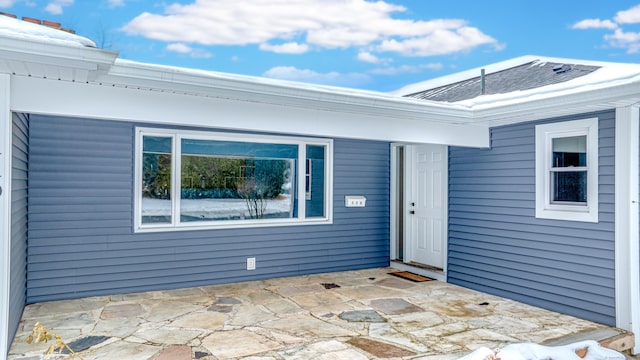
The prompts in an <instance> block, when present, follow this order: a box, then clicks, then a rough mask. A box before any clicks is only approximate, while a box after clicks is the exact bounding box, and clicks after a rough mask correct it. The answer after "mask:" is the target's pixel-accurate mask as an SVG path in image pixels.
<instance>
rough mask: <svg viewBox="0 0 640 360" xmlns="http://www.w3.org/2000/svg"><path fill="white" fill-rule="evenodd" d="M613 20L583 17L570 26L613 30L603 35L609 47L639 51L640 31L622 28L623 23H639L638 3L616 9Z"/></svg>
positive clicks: (629, 52)
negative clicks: (623, 8) (622, 8)
mask: <svg viewBox="0 0 640 360" xmlns="http://www.w3.org/2000/svg"><path fill="white" fill-rule="evenodd" d="M613 20H614V21H611V20H600V19H585V20H582V21H578V22H577V23H575V24H573V26H572V28H573V29H609V30H613V33H609V34H606V35H605V36H604V40H605V41H606V42H607V43H608V45H609V46H610V47H614V48H620V49H625V50H626V51H627V53H628V54H636V53H640V33H638V32H629V31H625V29H623V25H625V24H638V23H640V5H636V6H634V7H632V8H630V9H627V10H622V11H618V12H617V13H616V16H615V17H614V19H613Z"/></svg>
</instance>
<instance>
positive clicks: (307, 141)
mask: <svg viewBox="0 0 640 360" xmlns="http://www.w3.org/2000/svg"><path fill="white" fill-rule="evenodd" d="M144 137H166V138H171V139H172V148H171V150H172V152H171V155H172V157H171V161H172V163H171V168H172V172H171V207H172V209H171V222H170V223H151V224H143V223H142V180H143V179H142V175H143V174H142V172H143V168H142V167H143V150H144V149H143V138H144ZM182 139H193V140H209V141H236V142H250V143H264V144H286V145H297V146H298V157H297V163H296V172H297V176H296V179H297V184H296V189H297V199H296V201H297V203H296V204H295V206H296V207H297V215H298V216H297V217H295V218H274V219H243V220H224V221H219V220H218V221H202V222H189V221H187V222H183V221H181V220H180V201H181V177H182V173H181V172H182V149H181V143H182ZM307 145H315V146H324V147H325V149H326V151H325V160H324V162H325V164H324V165H325V166H324V167H325V184H324V185H325V194H326V195H325V197H324V216H322V217H309V218H307V217H306V201H307V199H306V197H307V195H306V188H305V180H306V163H307V161H306V160H307V159H306V152H307ZM134 166H135V169H134V173H135V174H134V191H133V196H134V221H133V226H134V232H159V231H180V230H211V229H232V228H246V227H268V226H290V225H310V224H315V225H318V224H332V223H333V140H332V139H326V138H306V137H294V136H275V135H258V134H249V133H226V132H215V131H211V132H209V131H193V130H180V129H166V128H149V127H136V128H135V157H134Z"/></svg>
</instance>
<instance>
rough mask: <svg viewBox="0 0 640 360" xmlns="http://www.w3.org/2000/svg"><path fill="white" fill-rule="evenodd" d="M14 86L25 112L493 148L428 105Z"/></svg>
mask: <svg viewBox="0 0 640 360" xmlns="http://www.w3.org/2000/svg"><path fill="white" fill-rule="evenodd" d="M11 87H12V97H11V109H12V110H14V111H17V112H25V113H37V114H46V115H60V116H74V117H86V118H96V119H105V120H121V121H134V122H141V123H154V124H165V125H179V126H197V127H205V128H212V129H232V130H243V131H258V132H269V133H282V134H295V135H306V136H324V137H332V138H353V139H366V140H382V141H390V142H406V143H433V144H443V145H454V146H468V147H488V146H489V129H488V128H487V127H484V126H474V125H461V124H453V123H446V122H441V121H433V120H432V119H431V114H430V113H429V111H428V110H424V111H423V113H420V114H416V113H412V112H402V111H399V110H397V109H396V110H394V111H390V112H385V113H384V114H382V115H381V114H372V113H368V112H367V111H364V110H363V109H366V107H365V106H364V105H362V106H361V108H360V109H358V111H354V110H353V109H343V108H339V107H330V106H318V107H304V106H302V107H296V106H288V105H282V104H281V103H273V102H258V101H255V100H239V99H228V98H219V97H206V96H196V95H189V94H184V93H171V92H166V91H158V90H154V89H144V88H129V87H118V86H106V85H99V84H93V83H88V84H87V83H77V82H75V83H74V82H66V81H57V80H47V79H36V78H29V77H22V76H13V77H12V83H11ZM69 99H74V100H73V101H69ZM376 111H377V110H376ZM374 112H375V111H374Z"/></svg>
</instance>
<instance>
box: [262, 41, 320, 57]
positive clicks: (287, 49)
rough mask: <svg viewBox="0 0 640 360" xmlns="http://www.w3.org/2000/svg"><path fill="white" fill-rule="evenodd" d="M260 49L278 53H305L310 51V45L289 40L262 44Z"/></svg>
mask: <svg viewBox="0 0 640 360" xmlns="http://www.w3.org/2000/svg"><path fill="white" fill-rule="evenodd" d="M260 50H264V51H271V52H274V53H278V54H303V53H306V52H307V51H309V45H307V44H298V43H297V42H289V43H285V44H280V45H271V44H266V43H264V44H260Z"/></svg>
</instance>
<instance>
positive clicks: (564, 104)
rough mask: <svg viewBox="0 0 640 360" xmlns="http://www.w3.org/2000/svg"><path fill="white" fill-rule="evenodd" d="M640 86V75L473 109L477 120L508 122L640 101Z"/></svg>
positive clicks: (475, 121)
mask: <svg viewBox="0 0 640 360" xmlns="http://www.w3.org/2000/svg"><path fill="white" fill-rule="evenodd" d="M639 88H640V77H637V78H635V79H631V80H629V81H627V82H626V83H623V84H612V85H610V86H608V87H600V88H593V89H588V88H587V89H584V90H583V91H579V92H578V91H572V92H569V93H562V92H558V93H552V94H546V95H534V96H531V97H530V98H529V99H527V100H526V101H525V100H522V101H519V102H514V103H507V104H504V105H499V104H490V105H484V106H478V107H473V108H472V112H473V114H474V116H473V117H474V123H475V124H478V125H480V124H482V125H487V126H497V125H506V124H510V123H516V122H522V121H529V120H536V119H542V118H549V117H558V116H564V115H570V114H580V113H587V112H591V111H599V110H607V109H614V108H616V107H622V106H628V105H632V104H635V103H638V102H639V101H640V90H638V89H639Z"/></svg>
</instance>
